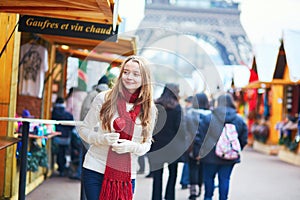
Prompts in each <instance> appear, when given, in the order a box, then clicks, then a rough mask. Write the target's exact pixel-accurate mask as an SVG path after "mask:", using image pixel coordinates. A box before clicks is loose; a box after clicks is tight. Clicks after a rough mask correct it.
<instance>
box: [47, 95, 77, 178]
mask: <svg viewBox="0 0 300 200" xmlns="http://www.w3.org/2000/svg"><path fill="white" fill-rule="evenodd" d="M64 102H65V101H64V99H63V98H62V97H57V99H56V101H55V104H54V107H53V110H52V119H53V120H70V121H71V120H74V118H73V115H72V114H71V113H70V112H68V111H66V106H65V104H64ZM73 128H74V126H67V125H61V124H57V125H56V126H55V129H56V131H58V132H61V135H58V136H56V137H54V138H53V143H54V144H56V145H58V152H57V158H56V159H57V160H56V163H57V165H58V171H59V175H60V176H65V172H66V164H67V161H66V154H67V151H69V148H70V142H71V135H72V131H73Z"/></svg>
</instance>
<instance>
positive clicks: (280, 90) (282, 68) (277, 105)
mask: <svg viewBox="0 0 300 200" xmlns="http://www.w3.org/2000/svg"><path fill="white" fill-rule="evenodd" d="M289 67H290V66H289V64H288V62H287V59H286V51H285V46H284V41H282V43H281V45H280V47H279V51H278V55H277V59H276V65H275V69H274V73H273V77H272V80H271V81H260V80H256V81H252V82H250V83H249V84H248V85H247V86H246V87H245V88H244V90H245V91H246V92H249V91H251V92H252V95H253V96H252V100H253V101H254V104H253V105H254V106H253V109H252V110H253V113H252V114H251V116H250V115H249V116H250V119H248V120H252V123H251V125H250V126H249V130H250V132H251V133H252V134H253V137H254V142H253V148H254V149H256V150H258V151H261V152H263V153H267V154H275V155H277V154H278V152H279V151H280V149H282V145H281V144H280V140H281V139H282V137H283V136H282V134H280V130H279V129H278V125H279V124H280V123H282V122H283V121H285V119H287V117H288V116H292V117H297V116H298V113H299V94H300V87H299V83H300V81H299V80H298V81H292V80H291V78H290V77H291V73H290V70H289ZM249 116H248V118H249ZM290 137H291V140H293V139H294V138H295V133H293V134H292V135H291V136H290Z"/></svg>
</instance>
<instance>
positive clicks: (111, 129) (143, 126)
mask: <svg viewBox="0 0 300 200" xmlns="http://www.w3.org/2000/svg"><path fill="white" fill-rule="evenodd" d="M152 93H153V91H152V86H151V76H150V72H149V69H148V66H147V62H146V60H145V59H143V58H142V57H138V56H130V57H128V58H127V59H125V61H124V62H123V63H122V65H121V69H120V75H119V77H118V79H117V80H116V83H115V85H114V87H113V88H112V89H111V90H108V91H104V92H101V93H99V94H98V95H97V96H96V97H95V99H94V101H93V103H92V105H91V108H90V110H89V112H88V113H87V115H86V117H85V119H84V121H83V124H82V125H80V127H79V134H80V136H81V138H82V139H83V140H84V141H85V142H87V143H88V144H89V145H90V147H89V149H88V151H87V154H86V156H85V160H84V163H83V171H82V173H83V176H82V178H83V184H84V188H85V193H86V196H87V199H88V200H98V199H101V200H106V199H112V200H117V199H122V200H131V199H132V198H133V192H134V185H135V178H136V171H137V168H138V162H137V159H138V156H141V155H144V154H145V153H146V152H148V151H149V150H150V146H151V141H152V132H153V128H154V125H155V120H156V115H157V111H156V107H155V104H154V102H153V97H152ZM97 126H99V129H98V130H97V131H95V127H97Z"/></svg>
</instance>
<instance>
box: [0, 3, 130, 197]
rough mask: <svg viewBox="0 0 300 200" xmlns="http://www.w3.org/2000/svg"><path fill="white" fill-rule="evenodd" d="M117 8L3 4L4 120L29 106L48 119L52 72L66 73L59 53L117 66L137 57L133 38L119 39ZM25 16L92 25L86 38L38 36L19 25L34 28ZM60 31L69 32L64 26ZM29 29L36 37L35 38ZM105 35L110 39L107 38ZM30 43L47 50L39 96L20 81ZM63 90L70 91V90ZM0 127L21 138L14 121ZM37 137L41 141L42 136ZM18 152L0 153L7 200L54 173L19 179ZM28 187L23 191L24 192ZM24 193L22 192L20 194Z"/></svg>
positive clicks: (0, 105) (0, 187)
mask: <svg viewBox="0 0 300 200" xmlns="http://www.w3.org/2000/svg"><path fill="white" fill-rule="evenodd" d="M115 6H116V5H115V4H114V1H113V0H110V1H106V0H97V1H95V0H88V1H76V2H72V1H55V2H54V1H51V0H46V1H43V2H36V1H30V0H25V1H7V0H0V24H1V27H3V28H4V29H5V30H6V31H4V32H3V34H1V37H0V48H1V56H0V74H1V75H0V76H1V81H0V89H1V91H2V94H1V97H0V110H1V113H0V117H6V118H13V117H15V116H16V114H17V115H20V114H21V112H22V110H23V109H24V107H26V108H30V109H31V113H32V115H34V116H35V118H37V119H38V118H41V119H50V117H51V107H52V95H53V89H54V88H53V80H54V77H53V70H54V68H55V67H56V66H57V65H61V68H62V69H63V70H66V67H65V64H64V62H62V63H59V62H57V59H58V58H57V52H60V54H63V55H64V59H65V58H67V57H69V56H73V57H78V58H80V59H91V60H98V61H101V62H106V63H108V64H114V65H116V64H117V63H120V62H122V59H123V56H127V55H132V54H135V53H136V40H135V37H134V36H122V37H119V36H118V35H117V29H118V24H119V23H120V22H121V19H120V17H119V16H118V13H117V10H116V9H114V8H115ZM12 13H14V14H12ZM24 16H33V17H31V18H34V19H43V20H44V21H43V22H44V23H43V24H44V25H45V24H47V23H46V22H47V20H50V21H51V20H54V21H55V20H56V21H55V22H56V23H63V22H66V23H69V24H70V25H69V27H71V25H74V27H76V29H77V28H78V27H79V29H77V30H81V28H80V27H81V26H84V25H86V26H89V27H86V28H85V29H82V30H88V31H89V32H88V33H87V34H88V35H86V34H85V31H81V33H80V34H79V36H78V37H74V36H73V33H72V32H67V31H66V30H60V31H57V30H55V31H53V30H52V32H51V30H50V33H49V32H39V31H37V32H35V30H30V29H25V31H22V30H24V29H20V27H18V26H24V24H22V23H25V25H27V26H30V23H29V21H28V19H27V21H25V22H24V21H23V22H22V17H24ZM31 18H29V19H31ZM49 18H50V19H49ZM26 22H28V23H26ZM66 23H65V24H66ZM72 23H75V24H72ZM77 23H78V24H77ZM91 23H92V24H91ZM32 24H33V23H32ZM76 25H78V26H76ZM98 25H99V26H101V27H108V28H107V29H106V30H107V31H106V32H105V33H104V34H102V35H101V34H100V32H99V31H100V30H103V29H100V28H98V29H97V27H96V26H98ZM45 26H46V25H45ZM53 27H55V26H54V25H53V24H52V26H50V25H49V28H52V29H53ZM59 27H61V28H63V27H65V28H66V25H65V26H59ZM23 28H24V27H23ZM25 28H26V27H25ZM27 28H28V27H27ZM29 28H30V27H29ZM31 28H32V27H31ZM40 29H42V28H40ZM70 29H71V28H70ZM74 30H75V28H74ZM31 31H32V33H33V34H31ZM48 31H49V30H48ZM110 31H111V32H110ZM77 32H78V31H77ZM79 32H80V31H79ZM108 32H109V33H108ZM102 33H103V32H102ZM56 34H58V35H56ZM64 34H65V35H64ZM68 34H71V35H68ZM75 35H76V34H75ZM100 35H101V36H100ZM103 35H104V36H105V37H106V38H107V39H106V38H103V37H104V36H103ZM72 36H73V37H72ZM98 36H99V37H98ZM91 38H92V39H91ZM26 44H27V47H28V48H29V49H30V48H31V46H32V45H34V46H38V47H39V50H41V51H43V52H44V53H43V54H42V55H44V56H43V58H44V59H42V60H41V61H39V60H38V62H42V63H44V64H45V66H46V65H47V67H45V68H44V69H45V70H44V72H43V73H42V75H43V77H42V76H39V78H41V79H39V80H40V81H42V82H41V83H42V85H41V84H40V85H39V86H42V87H41V88H38V89H37V90H36V93H35V94H29V93H28V94H27V93H26V92H31V90H28V88H26V87H25V85H24V84H23V83H22V82H20V79H19V78H20V73H22V71H20V67H21V65H22V64H24V63H25V62H24V60H25V59H23V58H24V55H25V54H26V53H25V54H23V53H22V52H28V51H22V46H23V45H26ZM63 45H67V46H68V47H67V48H63ZM23 47H24V46H23ZM25 47H26V46H25ZM64 47H65V46H64ZM23 49H25V48H23ZM22 55H23V56H22ZM27 55H28V54H27ZM32 55H34V54H32ZM31 75H32V74H31ZM23 77H25V76H23ZM62 78H63V81H66V77H65V72H64V73H63V76H62ZM21 88H22V89H21ZM23 88H24V90H23ZM64 92H65V93H66V91H64ZM0 127H1V130H2V131H1V133H0V136H3V137H14V138H17V137H18V136H17V135H18V134H15V123H13V122H8V121H0ZM35 139H37V140H40V139H42V138H35ZM29 141H30V138H29ZM49 141H50V142H48V143H47V146H46V148H47V152H48V154H51V149H50V144H49V143H51V140H49ZM16 150H17V145H11V146H9V147H7V148H6V149H3V150H1V151H0V163H2V164H1V166H0V196H1V197H2V198H5V199H6V198H9V199H17V198H19V199H23V198H24V194H27V193H29V192H30V191H32V190H33V189H34V188H36V187H37V186H38V185H39V184H40V183H42V182H43V181H44V179H45V178H47V177H48V176H49V175H50V174H51V171H52V169H51V168H48V169H45V168H42V167H39V169H38V171H37V172H30V171H28V172H27V173H25V176H24V175H23V176H22V177H21V178H20V179H19V170H20V169H19V168H17V158H16ZM49 162H51V160H49ZM23 179H25V182H26V187H24V188H26V191H20V190H19V189H20V187H19V182H21V181H22V180H23ZM23 181H24V180H23ZM24 188H21V189H22V190H23V189H24ZM20 192H21V195H20ZM23 192H24V194H22V193H23Z"/></svg>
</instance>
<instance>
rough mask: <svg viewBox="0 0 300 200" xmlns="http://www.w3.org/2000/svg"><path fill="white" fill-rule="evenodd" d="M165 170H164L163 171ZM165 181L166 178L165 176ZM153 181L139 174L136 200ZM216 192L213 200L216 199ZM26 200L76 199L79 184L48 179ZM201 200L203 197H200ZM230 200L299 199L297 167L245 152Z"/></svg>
mask: <svg viewBox="0 0 300 200" xmlns="http://www.w3.org/2000/svg"><path fill="white" fill-rule="evenodd" d="M181 169H182V165H180V167H179V171H178V172H179V174H178V175H179V177H178V178H177V181H178V183H177V185H176V200H184V199H188V195H189V191H188V190H182V189H181V188H180V187H181V186H180V184H179V181H180V175H181ZM165 171H167V169H166V170H165ZM164 177H165V180H166V178H167V175H166V173H165V174H164ZM151 191H152V179H151V178H145V175H139V176H138V178H137V183H136V193H135V197H134V199H135V200H150V199H151ZM217 193H218V191H217V189H216V191H215V197H214V200H217V199H218V195H217ZM26 199H27V200H37V199H45V200H73V199H74V200H77V199H78V200H79V199H80V182H79V181H76V180H71V179H68V178H61V177H51V178H49V179H47V180H46V181H45V182H44V183H43V184H41V185H40V186H39V187H37V188H36V189H35V190H34V191H32V192H31V193H30V194H28V195H27V197H26ZM198 199H203V195H201V197H200V198H198ZM229 199H230V200H298V199H300V167H299V166H295V165H291V164H288V163H286V162H283V161H281V160H280V159H279V158H278V157H277V156H270V155H265V154H262V153H258V152H256V151H254V150H252V148H250V147H248V148H246V149H245V151H244V152H243V155H242V163H240V164H238V165H236V167H235V169H234V171H233V174H232V180H231V188H230V194H229Z"/></svg>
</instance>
